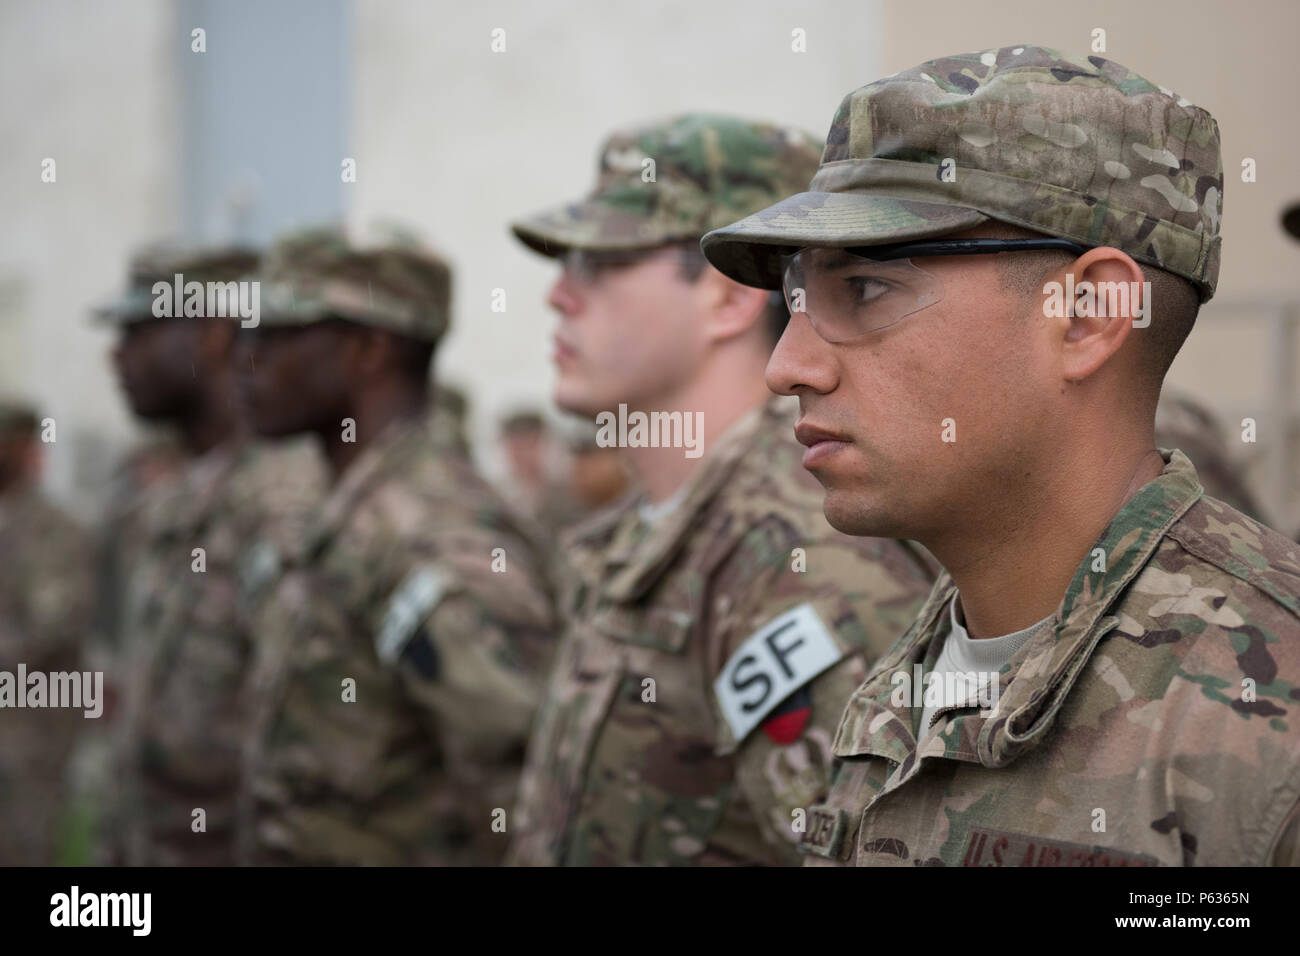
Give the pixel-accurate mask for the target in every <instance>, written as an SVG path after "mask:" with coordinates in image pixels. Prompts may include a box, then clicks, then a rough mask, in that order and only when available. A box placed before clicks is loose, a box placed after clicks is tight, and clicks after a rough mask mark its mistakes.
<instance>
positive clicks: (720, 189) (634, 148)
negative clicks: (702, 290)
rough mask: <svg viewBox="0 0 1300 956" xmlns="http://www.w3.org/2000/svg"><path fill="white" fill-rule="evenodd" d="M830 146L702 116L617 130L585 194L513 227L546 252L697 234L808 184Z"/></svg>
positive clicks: (630, 246)
mask: <svg viewBox="0 0 1300 956" xmlns="http://www.w3.org/2000/svg"><path fill="white" fill-rule="evenodd" d="M820 150H821V144H820V143H818V142H817V141H816V140H815V139H813V138H812V137H811V136H809V135H808V134H807V133H804V132H802V131H800V130H793V129H787V128H783V127H779V126H775V125H772V124H770V123H755V122H749V121H746V120H742V119H736V118H733V117H730V116H711V115H704V114H698V113H692V114H687V115H684V116H678V117H675V118H673V119H669V120H666V121H662V122H657V123H651V124H649V125H646V126H642V127H639V128H637V129H630V130H622V131H619V132H616V133H614V134H613V135H612V136H610V137H609V139H607V140H606V141H605V144H604V145H603V146H602V147H601V151H600V167H599V171H598V176H597V181H596V187H595V189H594V190H592V192H591V194H590V195H589V196H587V197H586V198H585V199H582V200H579V201H578V202H575V203H570V204H568V205H565V206H561V207H558V208H555V209H550V210H547V211H546V212H543V213H540V214H538V215H536V216H532V217H531V218H528V219H522V220H519V221H518V222H515V223H513V224H512V225H511V228H512V229H513V230H514V233H515V235H516V236H518V237H519V239H520V240H521V241H522V242H523V243H524V244H526V245H527V246H529V247H530V248H531V249H533V250H535V251H537V252H540V253H542V254H543V255H547V256H558V255H563V254H564V253H565V252H566V251H568V250H569V249H572V248H578V249H588V250H593V251H615V250H624V249H626V250H634V249H648V248H652V247H654V246H659V245H663V244H665V243H669V242H675V241H681V240H698V239H699V238H700V236H702V235H704V233H706V232H708V231H709V230H710V229H716V228H717V227H719V226H722V225H725V224H726V223H729V222H733V221H734V220H736V219H738V218H740V217H742V216H747V215H749V214H750V213H752V212H755V211H757V210H759V209H762V208H763V207H764V206H767V205H769V204H770V203H773V202H776V201H777V200H778V199H780V198H781V197H783V196H788V195H790V193H792V192H796V191H798V190H800V189H803V188H805V187H806V186H807V185H808V180H809V178H811V177H812V174H813V173H814V172H816V170H817V156H818V154H819V152H820Z"/></svg>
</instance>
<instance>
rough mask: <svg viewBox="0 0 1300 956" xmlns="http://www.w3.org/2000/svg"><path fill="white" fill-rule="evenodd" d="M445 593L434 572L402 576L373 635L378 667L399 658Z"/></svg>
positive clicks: (427, 570)
mask: <svg viewBox="0 0 1300 956" xmlns="http://www.w3.org/2000/svg"><path fill="white" fill-rule="evenodd" d="M446 590H447V582H446V581H445V580H444V579H443V576H442V575H441V574H440V573H439V572H438V570H437V569H436V568H428V567H425V568H416V569H415V570H414V571H412V572H411V573H410V574H408V575H407V576H406V578H405V579H404V580H403V581H402V583H401V584H400V585H399V586H398V588H397V590H396V591H394V592H393V596H392V597H391V598H390V599H389V601H388V609H387V610H386V611H385V612H384V620H383V623H382V624H381V625H380V626H379V633H378V634H376V635H375V652H376V653H377V654H378V655H379V660H380V662H381V663H384V664H391V663H393V661H395V660H397V658H398V657H400V656H401V654H402V649H403V648H405V647H406V643H407V642H408V641H409V640H410V639H411V635H413V634H414V633H415V632H416V630H417V629H418V628H419V626H420V625H421V624H422V623H424V619H425V618H426V617H428V616H429V613H430V612H431V611H432V610H433V609H434V608H435V607H437V606H438V602H439V601H441V600H442V596H443V594H444V593H446Z"/></svg>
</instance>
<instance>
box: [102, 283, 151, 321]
mask: <svg viewBox="0 0 1300 956" xmlns="http://www.w3.org/2000/svg"><path fill="white" fill-rule="evenodd" d="M90 317H91V319H92V321H95V322H103V323H107V324H109V325H128V324H130V323H132V322H143V321H145V320H146V319H151V318H153V296H152V295H151V294H150V293H148V292H144V291H136V292H127V293H125V294H123V295H122V296H120V297H118V298H116V299H113V300H111V301H109V302H104V303H101V304H100V305H97V306H95V307H93V308H92V309H91V310H90Z"/></svg>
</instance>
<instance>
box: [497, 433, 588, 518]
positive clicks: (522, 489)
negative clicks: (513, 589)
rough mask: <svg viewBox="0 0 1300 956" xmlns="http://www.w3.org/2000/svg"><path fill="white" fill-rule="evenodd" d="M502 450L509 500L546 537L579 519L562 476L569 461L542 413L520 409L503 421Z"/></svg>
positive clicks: (568, 488) (507, 499) (506, 491)
mask: <svg viewBox="0 0 1300 956" xmlns="http://www.w3.org/2000/svg"><path fill="white" fill-rule="evenodd" d="M500 443H501V450H502V452H503V453H504V457H505V461H506V478H505V487H504V488H503V489H502V495H503V497H504V498H505V500H506V503H507V504H508V505H510V507H512V508H514V509H515V510H516V511H517V512H518V513H519V514H520V515H521V516H523V517H525V518H526V519H528V520H529V521H531V522H534V523H535V524H536V525H537V528H538V530H539V531H540V533H541V534H542V535H544V540H546V541H547V542H551V543H554V541H555V534H556V533H557V532H558V531H559V530H560V529H561V528H563V527H566V526H567V525H570V524H572V523H573V522H574V521H576V520H577V519H578V517H579V516H580V514H581V511H580V509H579V507H578V503H577V501H576V499H575V498H574V495H573V490H572V489H571V488H570V486H569V484H568V482H566V481H565V479H564V477H563V472H564V471H565V470H567V465H568V462H567V460H565V458H566V456H565V455H564V450H563V449H562V448H561V447H560V445H559V443H558V442H556V440H555V438H554V436H553V435H552V434H551V430H550V428H548V427H547V424H546V419H545V418H544V417H542V414H541V413H540V412H536V411H531V410H529V411H518V412H513V413H511V414H509V415H507V416H505V417H504V418H503V419H502V420H501V432H500Z"/></svg>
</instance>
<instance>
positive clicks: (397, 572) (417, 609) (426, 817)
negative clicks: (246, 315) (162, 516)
mask: <svg viewBox="0 0 1300 956" xmlns="http://www.w3.org/2000/svg"><path fill="white" fill-rule="evenodd" d="M262 278H263V280H264V285H263V289H264V291H265V296H264V314H263V316H262V325H261V327H260V328H259V329H258V330H257V332H256V333H255V334H254V335H253V336H252V337H251V341H250V363H249V364H248V365H247V366H246V368H245V372H246V373H247V378H246V380H245V382H244V384H245V385H246V391H247V395H248V398H249V405H250V408H251V411H252V416H253V421H254V423H255V426H256V428H257V430H258V431H259V433H261V434H263V435H266V436H287V435H296V434H302V433H312V434H314V435H315V436H316V437H317V438H318V439H319V441H320V443H321V446H322V447H323V449H324V451H325V455H326V457H327V459H328V461H329V464H330V468H331V471H332V473H333V479H334V484H333V489H332V491H331V492H330V494H329V497H328V498H327V500H326V502H325V503H324V505H323V506H322V507H321V508H320V510H319V512H318V513H317V516H316V520H315V522H314V523H313V525H312V527H311V528H310V529H309V532H308V534H307V535H306V536H305V538H304V540H303V543H302V546H301V548H299V549H298V550H297V551H295V552H293V553H285V554H282V555H280V556H279V557H278V559H277V560H276V561H273V562H266V566H267V567H268V568H276V567H279V568H280V569H281V570H279V571H278V572H277V573H273V574H266V575H258V576H257V580H255V581H252V582H251V586H250V597H251V599H252V600H253V601H255V602H256V603H257V610H256V620H257V644H258V649H259V654H260V657H259V661H258V665H257V668H256V673H255V678H254V695H255V699H254V708H255V709H254V714H255V728H254V732H253V734H252V735H251V737H250V741H249V750H248V767H249V772H248V781H249V789H248V792H247V794H246V800H245V802H244V804H243V806H242V808H241V811H242V812H241V824H242V833H241V844H242V848H243V851H244V856H245V858H246V859H248V860H250V861H253V862H260V863H268V862H270V863H277V862H281V863H304V864H331V863H354V864H452V863H466V864H474V863H493V862H496V861H497V860H498V859H499V858H500V855H501V853H502V852H503V850H504V847H505V841H506V826H507V821H506V819H505V815H504V811H505V808H507V807H508V806H509V800H510V797H511V795H512V794H513V792H514V788H515V785H516V782H517V777H518V771H519V765H520V762H521V760H522V753H523V746H524V741H525V739H526V736H527V732H528V727H529V724H530V722H531V720H532V717H533V713H534V710H535V708H536V706H537V703H538V700H539V698H540V694H541V687H542V680H543V675H544V669H545V667H546V665H547V661H548V659H549V654H550V648H551V646H552V626H553V625H552V618H551V614H552V612H551V606H550V599H549V595H548V589H547V587H546V586H545V584H544V578H543V571H542V567H541V562H540V561H539V559H538V557H537V555H536V552H535V550H534V546H533V544H532V543H530V542H529V541H528V540H526V539H525V537H524V536H523V535H522V534H521V532H520V531H519V529H518V528H517V527H516V525H515V523H514V521H513V519H512V518H511V517H510V515H509V513H508V511H507V509H506V507H505V505H504V504H503V503H502V502H501V501H500V499H499V498H498V497H497V496H496V495H495V494H494V493H493V492H492V491H491V490H490V489H489V487H488V486H487V484H486V483H485V482H484V481H483V480H482V479H481V478H480V477H479V476H478V475H477V474H476V473H475V472H474V471H473V469H472V468H471V467H470V464H469V461H468V458H467V457H466V456H465V455H464V454H463V453H462V452H463V449H462V448H461V447H459V446H458V445H456V444H455V443H454V442H449V430H448V429H445V428H439V427H435V426H434V425H432V424H431V423H430V421H429V419H428V414H427V413H428V410H429V407H430V397H429V390H430V382H429V365H430V359H431V357H432V354H433V351H434V347H435V345H436V343H437V342H438V340H439V339H440V338H441V336H442V334H443V333H444V331H445V330H446V328H447V324H448V321H449V309H450V278H451V277H450V271H449V268H448V267H447V265H446V264H445V263H444V262H443V261H442V260H441V259H439V258H437V257H435V256H434V255H433V254H432V253H430V252H428V251H426V250H424V249H423V248H421V247H419V246H417V245H415V244H413V243H412V242H410V241H409V240H408V241H404V242H385V243H383V244H379V245H374V246H365V247H363V246H359V245H354V244H352V243H350V242H349V241H348V240H347V239H346V237H345V236H344V235H343V234H342V233H341V232H339V231H336V230H332V229H317V230H308V231H305V232H302V233H299V234H295V235H292V236H288V237H286V238H284V239H283V240H281V241H280V242H279V243H277V244H276V245H275V246H274V247H273V248H272V249H271V250H270V252H269V253H268V256H267V260H266V263H265V268H264V271H263V275H262Z"/></svg>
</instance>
